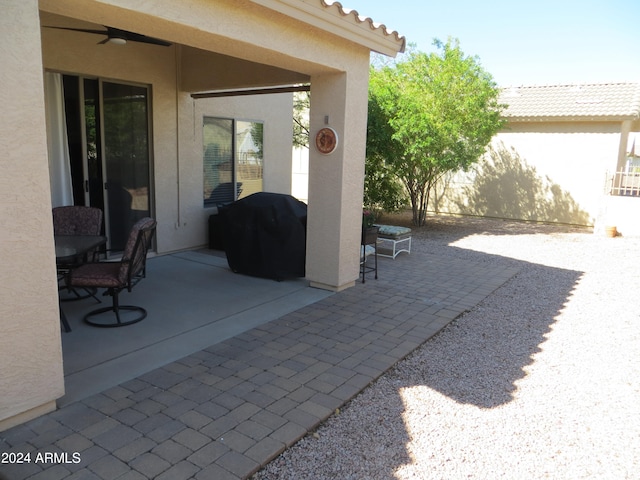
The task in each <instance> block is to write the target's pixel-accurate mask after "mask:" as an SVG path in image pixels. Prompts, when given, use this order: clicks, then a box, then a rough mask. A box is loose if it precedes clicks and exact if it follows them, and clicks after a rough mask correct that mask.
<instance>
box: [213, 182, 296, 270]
mask: <svg viewBox="0 0 640 480" xmlns="http://www.w3.org/2000/svg"><path fill="white" fill-rule="evenodd" d="M219 212H220V213H219V214H220V215H221V221H222V224H223V228H224V232H225V233H224V240H225V242H224V243H225V252H226V254H227V262H228V263H229V268H231V270H233V271H234V272H236V273H243V274H246V275H251V276H254V277H264V278H273V279H276V280H282V279H284V278H292V277H304V275H305V256H306V236H307V206H306V205H305V204H304V203H303V202H301V201H299V200H297V199H295V198H294V197H292V196H291V195H284V194H280V193H267V192H261V193H254V194H253V195H249V196H248V197H245V198H243V199H240V200H238V201H236V202H233V203H232V204H230V205H228V206H225V207H221V208H220V209H219Z"/></svg>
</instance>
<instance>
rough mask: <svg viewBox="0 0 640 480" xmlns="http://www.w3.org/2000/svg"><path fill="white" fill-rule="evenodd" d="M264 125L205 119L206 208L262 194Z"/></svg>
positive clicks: (225, 119)
mask: <svg viewBox="0 0 640 480" xmlns="http://www.w3.org/2000/svg"><path fill="white" fill-rule="evenodd" d="M263 127H264V125H263V124H262V123H261V122H251V121H243V120H232V119H227V118H214V117H204V126H203V155H204V161H203V168H204V172H203V173H204V205H205V206H207V207H208V206H217V205H222V204H225V203H229V202H233V201H234V200H237V199H238V198H242V197H246V196H248V195H251V194H252V193H256V192H261V191H262V178H263V175H262V169H263V152H262V146H263Z"/></svg>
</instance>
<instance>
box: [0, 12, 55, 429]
mask: <svg viewBox="0 0 640 480" xmlns="http://www.w3.org/2000/svg"><path fill="white" fill-rule="evenodd" d="M39 25H40V19H39V15H38V0H4V1H3V2H2V15H1V16H0V64H1V65H2V68H1V69H0V104H1V105H2V115H0V150H1V151H2V155H0V169H1V170H2V175H0V226H1V227H2V228H1V229H0V264H1V265H2V277H1V278H0V287H1V288H0V323H1V325H2V335H0V431H1V430H4V429H6V428H8V427H10V426H12V425H14V424H17V423H20V422H22V421H26V420H28V419H30V418H32V417H35V416H37V415H40V414H42V413H45V412H47V411H49V410H52V409H54V408H55V399H56V398H58V397H60V396H62V394H63V393H64V387H63V373H62V348H61V343H60V317H59V311H58V291H57V283H56V269H55V252H54V243H53V225H52V218H51V193H50V190H49V165H48V156H47V138H46V128H45V114H44V93H43V92H44V87H43V69H42V55H41V49H40V48H41V47H40V45H41V44H40V28H39Z"/></svg>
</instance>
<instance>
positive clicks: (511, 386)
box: [257, 216, 583, 480]
mask: <svg viewBox="0 0 640 480" xmlns="http://www.w3.org/2000/svg"><path fill="white" fill-rule="evenodd" d="M386 220H387V221H392V220H394V221H395V223H394V224H398V223H401V222H398V221H397V220H398V218H397V216H394V217H390V216H389V217H387V218H386ZM468 220H469V219H468V218H466V217H465V218H452V217H449V218H447V217H431V218H430V220H429V223H428V224H427V226H426V227H424V228H423V229H420V232H419V236H420V237H421V238H420V239H419V240H418V241H416V242H415V243H414V249H412V252H411V254H410V255H404V254H403V255H400V256H398V257H397V258H396V259H395V260H387V259H384V261H383V262H381V264H380V266H379V272H380V274H379V279H378V280H377V281H370V282H369V281H367V283H366V284H364V285H357V286H356V287H354V289H350V290H347V291H345V292H343V293H341V294H339V295H336V296H334V297H331V298H330V299H328V300H326V302H333V303H335V304H336V305H339V306H340V307H341V309H342V310H341V311H342V312H345V313H343V314H340V313H338V312H336V313H335V314H334V315H333V316H329V317H325V318H318V319H315V321H316V327H317V328H318V330H319V331H330V330H331V329H333V328H336V327H337V326H338V325H339V326H340V328H342V329H343V331H342V334H341V336H342V338H343V339H344V340H342V341H339V342H338V343H337V344H336V345H335V349H336V351H343V350H344V349H347V348H349V347H348V345H349V342H350V341H356V342H357V341H361V340H360V339H361V338H367V341H369V342H371V347H364V348H363V352H364V351H366V350H367V349H368V348H371V350H372V351H374V352H376V354H378V353H380V354H381V355H382V356H384V349H385V346H386V347H387V348H388V349H392V348H393V346H394V345H396V344H398V343H400V344H401V343H402V341H411V340H412V339H415V338H416V337H418V338H419V337H420V335H423V332H424V330H425V329H428V328H429V322H434V317H435V322H436V323H438V321H441V325H443V326H444V328H442V330H440V331H439V332H438V333H437V334H435V336H433V337H431V338H430V339H429V340H427V341H426V342H425V343H423V344H422V345H421V346H419V347H418V348H417V349H416V350H413V351H412V353H409V354H408V355H407V356H406V357H405V358H404V360H403V361H401V362H398V363H396V364H395V365H394V366H392V367H391V368H390V369H389V370H387V371H386V373H385V374H384V375H382V376H380V377H379V378H378V379H377V380H376V381H375V382H374V383H373V384H372V386H370V387H369V388H366V389H365V390H363V391H362V392H361V393H359V394H358V395H357V396H355V397H354V398H353V399H352V400H351V401H350V402H349V403H348V404H347V405H346V406H345V407H344V408H343V409H341V411H340V413H339V415H336V416H333V417H330V418H329V419H327V421H326V422H325V423H324V424H323V425H321V426H320V427H319V428H318V429H317V431H316V432H315V434H314V435H313V436H307V437H305V438H304V439H302V440H301V441H300V445H299V447H298V446H294V447H293V448H292V449H291V452H285V454H283V455H282V456H281V457H279V458H278V459H276V460H274V463H273V465H272V466H271V467H272V468H267V469H265V470H264V471H262V472H260V475H259V476H257V478H258V479H261V480H264V479H270V478H285V477H280V476H279V473H280V470H279V468H280V467H284V466H288V467H291V465H298V466H304V467H305V468H313V467H314V466H318V467H319V465H322V467H321V468H320V467H319V468H318V470H314V475H313V478H314V479H318V480H322V479H330V478H371V479H396V478H397V476H396V475H397V472H398V471H399V470H400V469H404V468H415V467H416V466H418V468H420V467H424V468H428V466H426V465H420V464H416V462H417V460H416V458H414V456H413V453H412V451H411V448H412V443H413V442H416V440H417V439H420V438H421V437H424V436H428V437H429V441H428V442H426V444H427V446H426V447H424V445H423V447H424V448H426V449H427V450H429V451H428V452H427V453H426V455H427V457H429V456H431V458H433V459H434V461H445V460H446V459H442V458H440V459H438V455H442V451H443V450H441V449H440V445H439V443H440V442H444V443H446V440H445V439H446V436H447V432H446V428H451V427H447V425H452V424H453V423H455V422H453V423H450V422H448V421H447V418H444V417H446V415H450V414H451V409H450V408H449V407H443V405H445V404H446V403H450V402H451V401H453V402H455V403H458V404H461V405H464V406H469V407H475V408H477V409H480V410H490V409H495V408H499V407H501V406H504V405H506V404H508V403H510V402H511V401H513V399H514V395H515V393H516V391H517V389H518V382H519V381H521V380H522V379H523V378H524V377H525V376H526V375H527V368H528V367H529V366H530V365H532V364H533V363H534V362H535V357H536V354H538V353H539V352H541V348H542V345H543V344H544V343H545V341H546V336H547V335H548V333H549V332H550V330H551V329H552V326H553V324H554V323H555V322H556V320H557V317H558V315H559V314H560V312H561V311H562V310H563V309H564V307H565V304H566V302H567V300H568V299H569V298H570V297H571V295H572V293H573V290H574V288H575V286H576V284H577V282H578V281H579V280H580V278H581V276H582V274H583V272H580V271H575V270H568V269H563V268H556V267H550V266H547V265H541V264H534V263H530V262H526V261H522V260H518V259H514V258H510V257H506V256H499V255H494V254H490V253H485V252H481V251H474V250H469V249H464V248H459V247H456V246H452V244H453V243H455V242H456V241H457V240H459V239H462V238H464V237H466V236H470V235H478V234H483V233H490V234H492V235H495V234H496V233H498V234H500V235H507V234H513V233H509V231H510V230H512V231H516V227H517V226H520V227H522V226H524V227H525V229H526V228H527V227H529V228H531V229H536V231H538V232H539V231H546V232H549V233H553V232H557V231H559V227H557V226H548V225H547V226H545V225H530V226H529V225H526V224H522V223H518V222H502V221H498V220H494V221H487V220H484V221H482V222H476V221H473V222H469V221H468ZM472 220H473V219H472ZM564 228H565V229H566V228H567V227H564ZM568 230H571V229H570V228H569V229H568ZM506 270H509V271H510V272H511V273H513V272H517V273H515V276H513V277H512V278H511V279H510V280H507V282H508V284H504V287H497V290H495V291H494V292H493V293H489V292H490V290H491V288H493V285H495V284H496V282H495V281H494V278H495V276H496V275H501V274H504V272H505V271H506ZM501 272H502V273H501ZM492 282H493V283H492ZM498 283H499V282H498ZM355 290H360V291H366V294H367V298H368V301H367V302H366V304H365V305H362V301H361V300H360V301H358V298H361V297H362V295H361V294H360V295H358V294H356V293H355ZM478 291H483V292H486V293H487V294H489V295H490V296H489V297H487V298H485V299H484V300H479V299H478V300H477V301H476V300H473V299H470V298H471V297H473V295H474V294H475V293H474V292H478ZM500 295H502V296H503V297H504V296H508V297H509V298H508V302H509V309H508V310H505V309H503V308H502V307H501V306H500V304H499V302H492V301H491V300H492V298H494V297H496V296H500ZM502 300H504V298H502ZM456 314H457V315H456ZM447 315H449V317H450V318H455V319H454V320H453V321H451V322H450V323H448V324H447V321H446V320H444V318H446V316H447ZM392 319H393V320H392ZM439 319H440V320H439ZM391 324H393V326H392V327H391V326H390V325H391ZM445 325H446V326H445ZM400 332H405V333H404V334H402V335H406V339H405V338H404V336H401V337H399V338H400V340H401V341H400V342H398V341H397V338H398V336H399V335H401V333H400ZM376 334H378V337H376V338H374V337H375V335H376ZM389 337H394V341H390V340H388V339H389ZM362 342H363V343H364V341H362ZM358 355H359V356H361V357H362V358H366V354H365V353H359V354H358ZM374 358H375V357H374ZM365 363H366V362H365ZM361 368H362V367H361V366H359V365H358V366H355V367H354V369H355V371H356V372H359V373H364V372H366V371H367V370H366V369H362V370H361ZM408 395H409V396H410V395H413V396H414V400H415V398H416V397H419V400H418V401H417V408H416V405H415V404H414V405H410V403H411V401H410V400H408ZM412 408H413V414H414V415H417V416H419V417H420V419H419V420H418V422H419V423H421V425H420V428H418V429H414V428H413V427H415V425H412V424H410V423H407V422H408V420H407V419H408V418H411V417H410V416H408V414H409V413H410V412H409V410H410V409H412ZM416 410H417V411H416ZM461 414H463V412H461ZM414 418H415V417H414ZM443 425H444V426H443ZM356 426H357V428H354V427H356ZM431 449H433V450H432V453H429V452H431ZM289 455H293V456H295V457H294V458H293V459H291V460H290V459H289V458H288V456H289ZM414 473H415V472H414ZM420 473H422V474H424V475H426V470H421V471H420ZM298 474H299V475H298ZM287 478H308V477H304V472H303V471H300V472H297V474H295V475H294V476H293V477H287ZM412 478H413V477H412ZM420 478H431V477H428V476H425V477H420Z"/></svg>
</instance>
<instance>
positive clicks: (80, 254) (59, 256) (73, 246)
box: [54, 235, 107, 332]
mask: <svg viewBox="0 0 640 480" xmlns="http://www.w3.org/2000/svg"><path fill="white" fill-rule="evenodd" d="M54 241H55V245H56V265H69V264H70V263H75V264H80V263H84V262H85V261H86V258H85V257H86V255H87V253H89V252H91V251H92V250H95V249H96V248H98V247H101V246H102V245H105V244H106V243H107V237H105V236H103V235H54ZM58 304H59V308H60V321H61V322H62V325H63V326H64V331H65V332H70V331H71V327H70V326H69V322H68V321H67V316H66V315H65V314H64V311H63V310H62V304H60V299H59V298H58Z"/></svg>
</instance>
